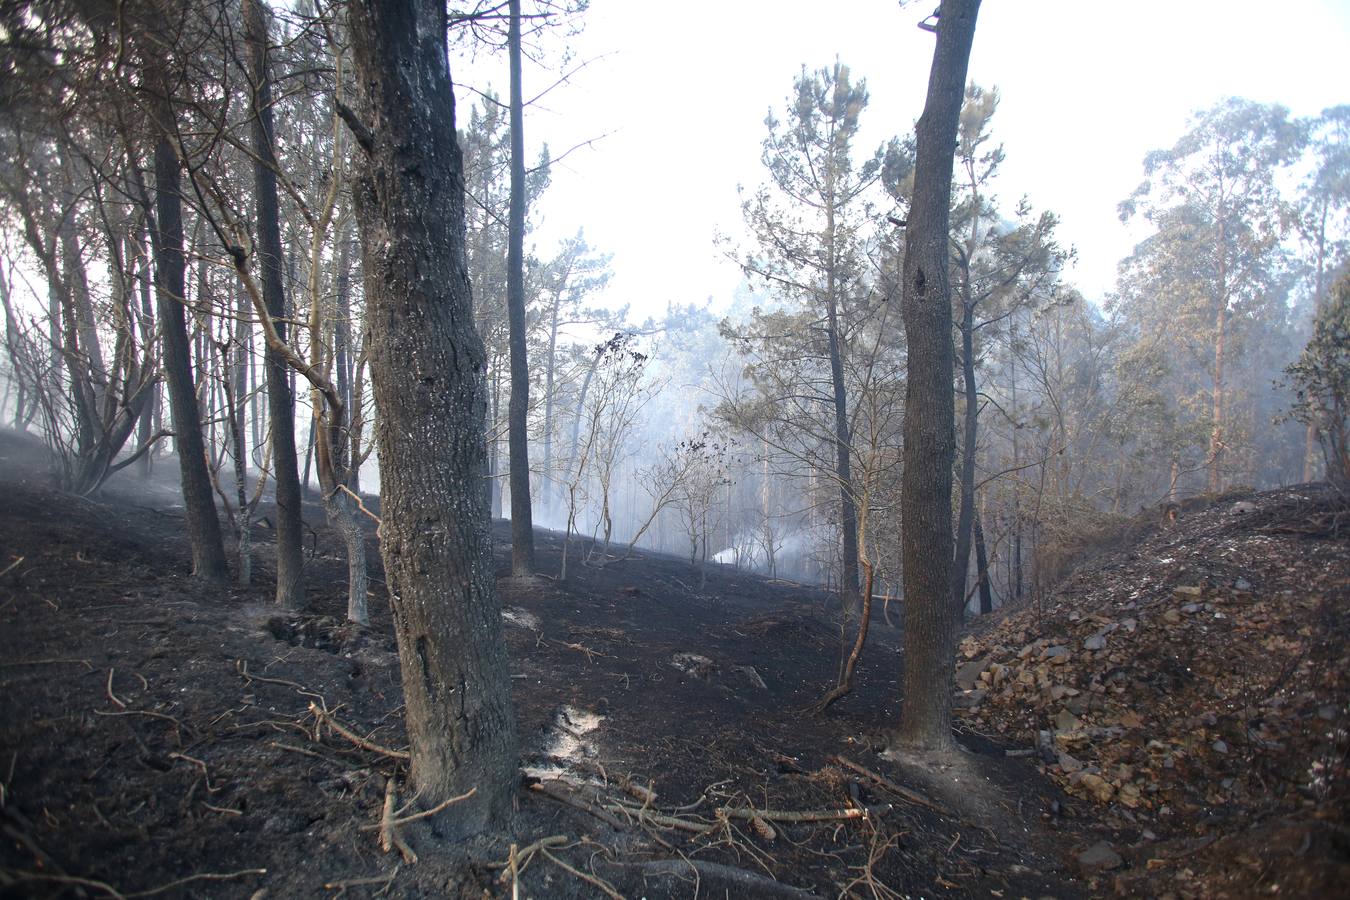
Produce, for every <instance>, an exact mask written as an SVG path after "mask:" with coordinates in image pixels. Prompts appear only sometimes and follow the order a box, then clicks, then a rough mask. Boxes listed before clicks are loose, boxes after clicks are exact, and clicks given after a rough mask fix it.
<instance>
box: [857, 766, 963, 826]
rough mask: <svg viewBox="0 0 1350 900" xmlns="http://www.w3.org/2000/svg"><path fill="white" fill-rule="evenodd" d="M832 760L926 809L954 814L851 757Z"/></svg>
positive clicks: (946, 814) (945, 814) (944, 813)
mask: <svg viewBox="0 0 1350 900" xmlns="http://www.w3.org/2000/svg"><path fill="white" fill-rule="evenodd" d="M830 762H832V763H835V764H836V765H840V766H843V767H844V768H846V769H852V770H853V771H854V772H857V773H858V774H859V775H862V776H864V777H865V778H868V779H871V780H872V781H874V782H876V783H877V784H879V785H881V786H882V787H884V788H885V789H886V790H888V791H890V792H891V793H892V794H895V795H896V796H897V797H900V798H901V799H903V800H908V801H909V802H910V803H913V804H915V805H917V806H922V807H924V808H925V809H930V810H932V811H933V812H935V813H941V814H942V815H944V816H950V815H951V814H952V813H951V810H948V809H943V808H942V807H941V806H938V805H937V804H936V803H934V802H933V801H932V800H929V799H928V798H927V797H925V796H923V795H922V794H920V793H918V792H917V791H912V790H910V789H909V788H907V787H902V786H901V785H898V784H896V783H895V782H894V781H892V780H891V779H889V778H887V777H886V776H885V775H882V774H880V773H879V772H873V771H872V770H871V769H869V768H867V767H866V766H861V765H859V764H858V763H855V762H854V761H853V760H851V759H846V758H844V757H842V756H831V757H830Z"/></svg>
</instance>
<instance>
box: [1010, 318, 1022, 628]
mask: <svg viewBox="0 0 1350 900" xmlns="http://www.w3.org/2000/svg"><path fill="white" fill-rule="evenodd" d="M1015 321H1016V318H1015V317H1014V322H1015ZM1014 327H1015V326H1014ZM1011 350H1012V348H1011V346H1010V347H1009V351H1010V357H1009V358H1010V361H1011V367H1010V368H1009V371H1008V382H1009V388H1010V392H1009V395H1008V401H1009V404H1010V408H1011V409H1012V415H1013V423H1012V452H1013V456H1012V470H1013V473H1014V474H1013V482H1012V492H1013V496H1012V554H1011V556H1010V559H1009V564H1010V565H1011V566H1012V573H1011V574H1012V578H1011V581H1012V595H1013V601H1014V602H1016V601H1018V600H1021V599H1022V476H1021V473H1020V468H1021V465H1022V446H1021V442H1020V441H1019V440H1018V433H1019V431H1020V427H1021V425H1020V421H1019V418H1020V413H1019V412H1018V407H1017V357H1016V355H1015V354H1012V353H1011Z"/></svg>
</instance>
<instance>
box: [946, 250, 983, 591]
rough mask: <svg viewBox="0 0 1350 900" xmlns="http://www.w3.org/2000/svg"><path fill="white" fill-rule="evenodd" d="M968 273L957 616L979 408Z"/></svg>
mask: <svg viewBox="0 0 1350 900" xmlns="http://www.w3.org/2000/svg"><path fill="white" fill-rule="evenodd" d="M969 284H970V282H969V274H967V276H966V283H965V285H964V286H963V288H962V291H963V293H966V294H967V296H966V297H965V298H963V300H962V303H961V375H962V383H963V386H964V391H963V399H964V412H965V415H964V417H963V422H964V425H965V427H964V429H963V431H962V436H961V501H960V502H961V505H960V510H959V512H958V514H957V519H956V550H955V552H954V554H953V556H952V602H953V603H954V604H956V610H957V614H958V615H961V616H964V615H965V609H966V582H967V581H968V580H969V574H970V538H971V525H972V523H973V522H974V521H975V443H976V438H977V437H978V430H977V429H978V428H979V418H980V407H979V395H978V394H977V392H976V387H975V305H974V303H972V302H971V300H970V297H969V296H968V294H969Z"/></svg>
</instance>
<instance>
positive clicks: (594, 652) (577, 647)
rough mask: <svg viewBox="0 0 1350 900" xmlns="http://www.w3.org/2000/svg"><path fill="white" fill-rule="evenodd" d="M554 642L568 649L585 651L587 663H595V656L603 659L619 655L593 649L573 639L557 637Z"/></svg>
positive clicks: (579, 651)
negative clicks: (561, 639) (564, 639)
mask: <svg viewBox="0 0 1350 900" xmlns="http://www.w3.org/2000/svg"><path fill="white" fill-rule="evenodd" d="M553 643H555V644H557V645H558V646H560V647H566V648H567V649H568V650H576V651H577V652H578V653H584V654H586V662H587V663H593V662H595V659H594V657H597V656H598V657H600V658H602V659H616V658H617V657H614V656H610V655H609V654H608V653H601V652H600V651H599V650H592V649H591V648H590V647H587V646H586V645H585V644H577V643H573V642H571V641H560V640H557V639H556V638H555V639H553Z"/></svg>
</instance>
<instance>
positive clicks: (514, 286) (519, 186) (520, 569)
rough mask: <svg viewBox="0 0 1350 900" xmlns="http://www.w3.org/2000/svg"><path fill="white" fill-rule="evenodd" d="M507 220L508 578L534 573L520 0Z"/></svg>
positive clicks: (516, 2) (514, 30) (514, 10)
mask: <svg viewBox="0 0 1350 900" xmlns="http://www.w3.org/2000/svg"><path fill="white" fill-rule="evenodd" d="M509 43H510V45H511V215H510V222H509V223H508V231H509V235H508V240H507V250H506V312H507V319H508V322H509V325H510V338H509V340H510V345H511V401H510V404H509V405H508V406H507V410H506V417H507V430H508V438H507V441H508V444H509V447H510V457H511V574H512V575H515V576H518V577H519V576H526V575H533V574H534V512H533V509H532V508H531V501H530V436H529V432H528V430H527V424H528V422H527V417H528V415H529V412H530V365H529V362H528V360H527V359H526V354H525V108H524V100H523V99H522V98H521V79H520V0H511V30H510V39H509Z"/></svg>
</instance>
